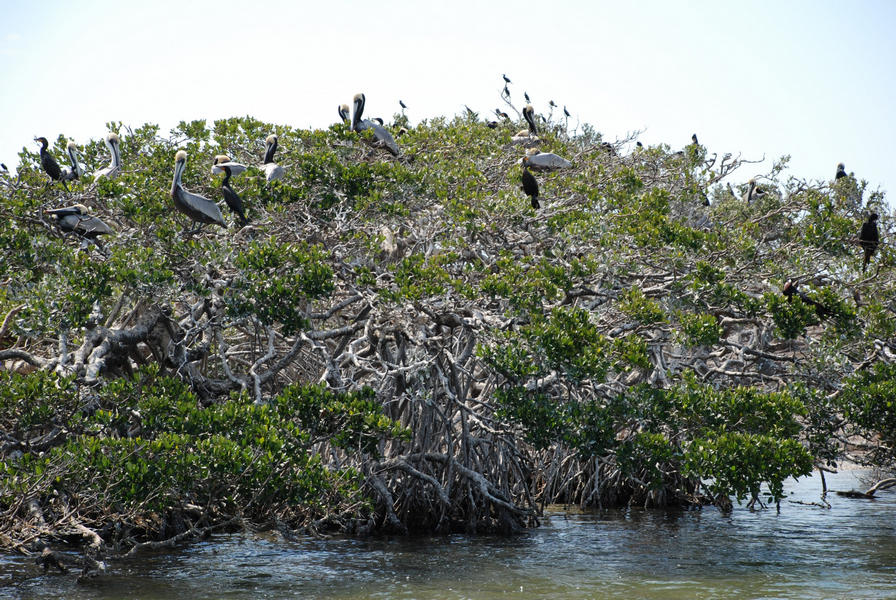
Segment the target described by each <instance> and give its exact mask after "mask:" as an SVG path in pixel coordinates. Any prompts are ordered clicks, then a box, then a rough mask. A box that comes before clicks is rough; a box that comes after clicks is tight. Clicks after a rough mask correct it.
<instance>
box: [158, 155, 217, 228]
mask: <svg viewBox="0 0 896 600" xmlns="http://www.w3.org/2000/svg"><path fill="white" fill-rule="evenodd" d="M186 165H187V153H186V152H184V151H183V150H180V151H178V153H177V154H176V155H175V157H174V181H173V182H172V183H171V199H172V200H174V207H175V208H176V209H177V210H179V211H180V212H182V213H184V214H185V215H187V216H188V217H189V218H190V220H191V221H193V222H194V223H199V227H198V228H197V229H195V230H194V231H198V230H199V229H201V228H202V226H203V225H205V224H213V225H220V226H221V227H225V228H226V227H227V223H226V222H224V217H223V216H222V215H221V209H220V208H218V205H217V204H215V203H214V202H212V201H211V200H209V199H208V198H205V197H203V196H200V195H199V194H191V193H190V192H188V191H187V190H185V189H184V186H183V184H182V183H181V176H183V173H184V168H185V167H186Z"/></svg>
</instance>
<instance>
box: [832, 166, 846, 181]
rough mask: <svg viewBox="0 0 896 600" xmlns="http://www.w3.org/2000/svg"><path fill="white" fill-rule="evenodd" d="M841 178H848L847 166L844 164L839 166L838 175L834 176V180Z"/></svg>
mask: <svg viewBox="0 0 896 600" xmlns="http://www.w3.org/2000/svg"><path fill="white" fill-rule="evenodd" d="M841 177H846V165H844V164H843V163H838V164H837V174H836V175H834V180H837V179H840V178H841Z"/></svg>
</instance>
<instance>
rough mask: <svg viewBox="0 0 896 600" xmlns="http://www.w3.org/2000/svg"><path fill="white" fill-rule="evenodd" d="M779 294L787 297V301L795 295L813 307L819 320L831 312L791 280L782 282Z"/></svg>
mask: <svg viewBox="0 0 896 600" xmlns="http://www.w3.org/2000/svg"><path fill="white" fill-rule="evenodd" d="M781 293H782V294H784V295H785V296H787V300H788V301H789V300H790V299H792V298H793V296H794V295H796V296H797V297H799V299H800V300H802V301H803V302H805V303H806V304H809V305H810V306H813V307H815V314H816V315H818V317H819V318H821V319H823V318H825V317H827V316H830V314H831V311H830V310H828V309H827V308H826V307H825V305H824V304H822V303H821V302H818V301H817V300H813V299H812V298H810V297H809V296H808V295H807V294H806V293H805V292H804V291H802V290H800V289H799V288H797V284H796V282H795V281H794V280H793V279H788V280H787V281H786V282H784V287H783V288H781Z"/></svg>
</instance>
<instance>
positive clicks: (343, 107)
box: [337, 104, 352, 125]
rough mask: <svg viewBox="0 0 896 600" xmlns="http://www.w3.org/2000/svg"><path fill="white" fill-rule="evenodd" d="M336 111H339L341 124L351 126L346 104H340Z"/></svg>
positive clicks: (350, 117)
mask: <svg viewBox="0 0 896 600" xmlns="http://www.w3.org/2000/svg"><path fill="white" fill-rule="evenodd" d="M337 110H338V111H339V118H340V119H342V122H343V123H345V124H346V125H351V123H352V116H351V109H350V108H349V107H348V104H340V105H339V108H338V109H337Z"/></svg>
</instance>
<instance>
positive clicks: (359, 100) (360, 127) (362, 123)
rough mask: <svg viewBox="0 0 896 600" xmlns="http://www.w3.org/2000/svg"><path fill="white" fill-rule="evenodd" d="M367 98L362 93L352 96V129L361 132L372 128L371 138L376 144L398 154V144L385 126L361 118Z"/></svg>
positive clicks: (395, 154)
mask: <svg viewBox="0 0 896 600" xmlns="http://www.w3.org/2000/svg"><path fill="white" fill-rule="evenodd" d="M366 101H367V99H366V98H365V97H364V94H355V98H354V108H355V110H354V113H353V114H352V129H353V130H354V131H357V132H358V133H361V132H362V131H366V130H368V129H373V138H374V143H375V145H376V146H378V147H381V148H385V149H386V150H388V151H389V152H390V153H391V154H392V155H394V156H398V152H399V150H398V144H396V143H395V138H393V137H392V134H391V133H389V132H388V131H387V130H386V128H385V127H383V126H382V125H379V124H377V123H376V122H374V121H370V120H368V119H364V120H361V115H363V114H364V104H365V103H366Z"/></svg>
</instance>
